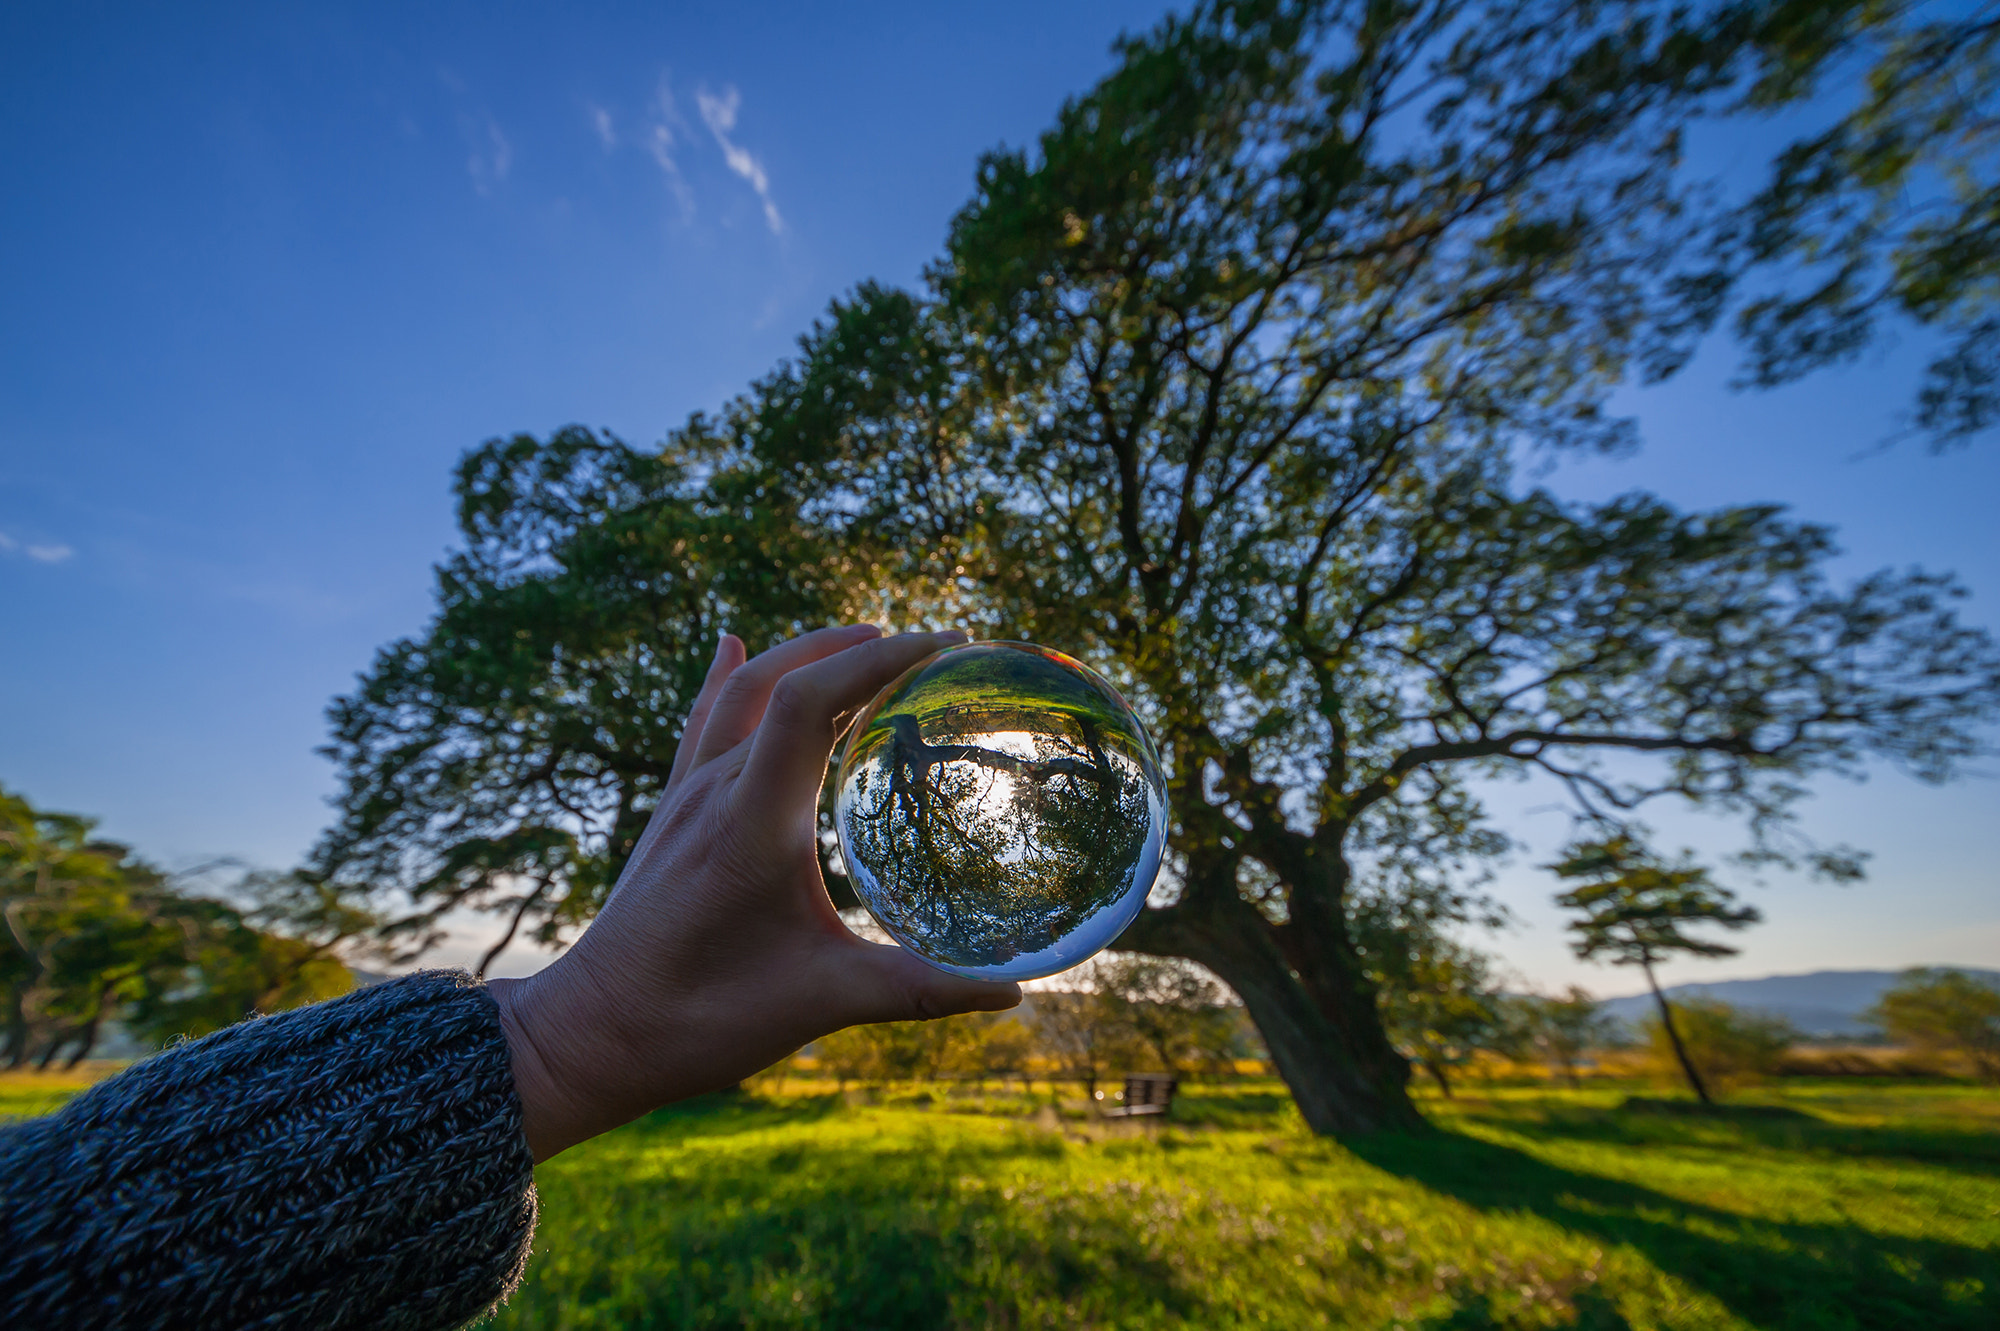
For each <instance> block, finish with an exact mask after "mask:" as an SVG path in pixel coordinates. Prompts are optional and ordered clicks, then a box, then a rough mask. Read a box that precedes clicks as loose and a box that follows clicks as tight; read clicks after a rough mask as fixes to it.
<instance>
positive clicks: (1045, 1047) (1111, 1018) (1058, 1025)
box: [1034, 962, 1135, 1100]
mask: <svg viewBox="0 0 2000 1331" xmlns="http://www.w3.org/2000/svg"><path fill="white" fill-rule="evenodd" d="M1101 964H1102V963H1101V962H1097V963H1091V964H1090V965H1088V966H1086V967H1084V968H1080V973H1079V974H1078V975H1076V976H1073V977H1072V978H1073V980H1074V982H1075V983H1077V984H1078V985H1079V987H1078V988H1075V989H1068V990H1064V989H1049V990H1042V991H1040V992H1038V993H1037V994H1036V995H1035V1015H1034V1034H1035V1045H1036V1049H1037V1051H1038V1052H1039V1053H1040V1054H1041V1055H1042V1057H1043V1058H1044V1059H1046V1060H1047V1061H1048V1062H1049V1064H1050V1065H1051V1066H1052V1067H1053V1068H1054V1069H1055V1070H1056V1072H1057V1074H1058V1075H1059V1076H1061V1077H1063V1078H1065V1079H1067V1080H1070V1081H1075V1082H1080V1083H1082V1085H1083V1093H1084V1096H1085V1098H1087V1099H1093V1100H1094V1099H1096V1098H1097V1083H1098V1082H1099V1081H1101V1080H1103V1079H1104V1078H1105V1077H1107V1076H1109V1075H1110V1074H1111V1073H1112V1072H1113V1071H1114V1070H1115V1069H1116V1067H1117V1065H1118V1064H1120V1063H1121V1062H1126V1061H1129V1057H1130V1055H1131V1054H1132V1053H1134V1052H1135V1048H1134V1044H1135V1042H1134V1039H1133V1034H1132V1029H1131V1027H1130V1025H1129V1024H1127V1023H1126V1022H1125V1021H1124V1020H1123V1018H1122V1015H1121V1014H1120V1013H1119V1011H1118V1010H1117V1007H1116V1005H1115V1004H1114V1003H1113V1002H1112V1001H1111V1000H1109V999H1108V998H1107V996H1106V995H1105V993H1104V991H1103V989H1102V988H1101V987H1099V986H1098V984H1097V981H1096V975H1095V971H1096V969H1097V967H1098V966H1099V965H1101ZM1052 1080H1053V1079H1052Z"/></svg>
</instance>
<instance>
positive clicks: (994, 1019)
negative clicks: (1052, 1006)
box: [948, 1012, 1035, 1085]
mask: <svg viewBox="0 0 2000 1331" xmlns="http://www.w3.org/2000/svg"><path fill="white" fill-rule="evenodd" d="M948 1020H951V1021H954V1022H957V1023H959V1024H960V1025H961V1026H963V1027H964V1028H965V1032H966V1034H965V1037H964V1040H963V1043H962V1044H961V1046H960V1052H959V1056H958V1063H959V1068H958V1070H959V1071H961V1072H963V1073H966V1074H969V1075H971V1076H973V1077H976V1078H977V1079H978V1080H979V1082H980V1083H981V1085H984V1083H985V1081H986V1079H987V1078H988V1077H999V1078H1006V1077H1019V1078H1021V1079H1023V1080H1024V1081H1025V1080H1026V1079H1027V1075H1028V1067H1029V1062H1030V1060H1031V1059H1032V1058H1033V1056H1034V1052H1035V1037H1034V1033H1033V1032H1032V1031H1030V1030H1029V1029H1028V1027H1027V1026H1026V1025H1025V1024H1024V1023H1022V1021H1021V1020H1020V1019H1019V1018H1018V1017H1015V1016H1013V1015H1012V1014H1010V1013H1002V1012H981V1013H973V1014H970V1015H969V1016H965V1017H953V1018H948Z"/></svg>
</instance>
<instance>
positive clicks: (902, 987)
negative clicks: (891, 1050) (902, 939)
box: [850, 939, 1021, 1025]
mask: <svg viewBox="0 0 2000 1331" xmlns="http://www.w3.org/2000/svg"><path fill="white" fill-rule="evenodd" d="M855 942H856V943H857V944H858V945H859V946H860V947H861V948H863V949H865V951H863V952H861V953H860V954H859V956H858V957H857V958H856V960H857V961H858V962H859V964H858V965H855V966H854V968H853V970H852V971H851V972H850V974H851V976H852V977H853V987H852V990H851V992H852V994H853V997H854V999H855V1000H856V1003H855V1006H856V1008H857V1012H856V1015H855V1016H854V1017H853V1019H852V1024H854V1025H867V1024H869V1023H871V1022H878V1021H933V1020H935V1019H937V1018H939V1017H955V1016H957V1015H959V1014H960V1013H963V1012H1004V1011H1006V1010H1007V1009H1008V1008H1011V1007H1018V1006H1020V1003H1021V986H1020V985H1018V984H1015V983H1014V982H1013V981H1012V980H998V981H996V980H968V979H966V978H965V977H963V976H960V975H951V974H948V973H946V972H944V971H941V970H939V969H938V968H937V967H935V966H932V965H930V964H929V963H928V962H925V961H922V960H920V959H919V958H918V957H917V955H916V954H915V953H914V952H910V951H907V950H905V949H904V948H900V947H896V946H894V945H893V944H883V943H868V942H863V941H862V940H860V939H856V940H855Z"/></svg>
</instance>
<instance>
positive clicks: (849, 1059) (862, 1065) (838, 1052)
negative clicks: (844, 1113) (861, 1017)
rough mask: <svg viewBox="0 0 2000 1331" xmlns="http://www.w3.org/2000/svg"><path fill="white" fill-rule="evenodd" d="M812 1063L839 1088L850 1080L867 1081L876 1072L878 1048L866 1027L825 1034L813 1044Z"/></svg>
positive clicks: (843, 1088) (854, 1027)
mask: <svg viewBox="0 0 2000 1331" xmlns="http://www.w3.org/2000/svg"><path fill="white" fill-rule="evenodd" d="M813 1064H814V1066H815V1067H816V1068H818V1070H819V1071H821V1072H823V1073H826V1074H828V1075H829V1076H831V1077H832V1078H833V1079H834V1084H835V1086H836V1087H837V1088H838V1089H840V1090H843V1091H844V1090H846V1089H847V1083H848V1082H850V1081H866V1080H868V1079H869V1078H870V1076H872V1075H873V1073H874V1071H875V1066H876V1063H875V1047H874V1043H873V1041H872V1040H871V1038H870V1036H869V1034H868V1028H867V1027H865V1026H849V1027H848V1028H846V1029H845V1030H839V1031H835V1032H833V1033H832V1034H831V1035H823V1036H821V1037H820V1038H819V1039H818V1040H817V1041H815V1042H814V1044H813Z"/></svg>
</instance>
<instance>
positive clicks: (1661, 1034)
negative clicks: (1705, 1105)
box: [1645, 997, 1799, 1086]
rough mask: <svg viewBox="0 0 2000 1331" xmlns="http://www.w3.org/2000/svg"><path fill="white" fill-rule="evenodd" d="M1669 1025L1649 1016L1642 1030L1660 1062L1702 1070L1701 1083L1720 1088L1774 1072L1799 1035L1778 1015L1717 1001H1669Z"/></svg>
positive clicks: (1690, 999) (1695, 999)
mask: <svg viewBox="0 0 2000 1331" xmlns="http://www.w3.org/2000/svg"><path fill="white" fill-rule="evenodd" d="M1673 1007H1674V1020H1675V1026H1674V1027H1673V1028H1672V1029H1669V1028H1668V1026H1667V1025H1666V1022H1665V1021H1664V1020H1662V1019H1661V1018H1658V1017H1655V1018H1652V1019H1650V1020H1648V1021H1647V1023H1646V1027H1645V1033H1646V1038H1647V1042H1648V1043H1649V1044H1650V1045H1651V1046H1652V1048H1653V1053H1654V1055H1655V1057H1656V1058H1657V1059H1658V1060H1659V1061H1660V1062H1662V1063H1664V1064H1668V1065H1670V1066H1671V1065H1673V1064H1674V1063H1679V1064H1680V1065H1681V1066H1683V1067H1685V1066H1686V1061H1687V1060H1690V1059H1691V1060H1692V1061H1693V1062H1694V1064H1695V1065H1696V1066H1697V1067H1699V1068H1701V1069H1702V1077H1703V1083H1704V1084H1705V1085H1710V1086H1725V1085H1730V1084H1733V1083H1736V1082H1741V1081H1745V1080H1748V1079H1752V1078H1756V1077H1764V1076H1768V1075H1770V1074H1771V1073H1772V1072H1775V1071H1776V1070H1777V1067H1778V1064H1779V1062H1780V1061H1781V1060H1782V1059H1783V1058H1784V1056H1785V1052H1786V1051H1787V1050H1789V1049H1790V1048H1791V1047H1792V1046H1793V1045H1794V1044H1796V1043H1797V1042H1798V1038H1799V1033H1798V1031H1797V1030H1796V1029H1794V1028H1793V1026H1792V1024H1791V1023H1790V1022H1788V1021H1786V1020H1785V1019H1784V1018H1783V1017H1778V1016H1772V1015H1769V1014H1766V1013H1761V1012H1753V1011H1748V1010H1745V1009H1743V1008H1738V1007H1732V1006H1731V1005H1730V1004H1728V1003H1724V1002H1722V1001H1721V1000H1719V999H1713V998H1699V997H1697V998H1685V999H1682V1000H1680V1001H1679V1002H1677V1003H1675V1004H1674V1005H1673Z"/></svg>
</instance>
